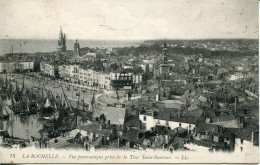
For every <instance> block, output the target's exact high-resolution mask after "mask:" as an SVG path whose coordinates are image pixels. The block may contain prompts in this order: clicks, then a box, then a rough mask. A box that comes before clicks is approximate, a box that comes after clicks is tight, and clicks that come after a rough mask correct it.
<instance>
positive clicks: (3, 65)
mask: <svg viewBox="0 0 260 165" xmlns="http://www.w3.org/2000/svg"><path fill="white" fill-rule="evenodd" d="M33 69H34V62H31V61H23V62H0V73H10V72H17V71H18V72H22V71H33Z"/></svg>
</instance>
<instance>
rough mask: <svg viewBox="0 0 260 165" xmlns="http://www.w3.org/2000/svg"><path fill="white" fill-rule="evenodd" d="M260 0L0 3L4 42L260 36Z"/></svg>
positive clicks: (32, 0)
mask: <svg viewBox="0 0 260 165" xmlns="http://www.w3.org/2000/svg"><path fill="white" fill-rule="evenodd" d="M258 12H259V9H258V1H257V0H131V1H129V0H110V1H108V0H87V1H86V0H0V38H1V39H11V38H14V39H57V38H58V35H59V30H60V26H61V27H62V30H63V32H65V33H66V35H67V38H69V39H75V38H77V39H97V40H99V39H100V40H146V39H164V38H167V39H208V38H258V31H259V26H258V25H259V24H258V20H259V19H258V18H259V16H258Z"/></svg>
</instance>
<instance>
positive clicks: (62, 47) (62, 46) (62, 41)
mask: <svg viewBox="0 0 260 165" xmlns="http://www.w3.org/2000/svg"><path fill="white" fill-rule="evenodd" d="M66 48H67V47H66V35H65V33H62V29H61V28H60V35H59V40H58V47H57V51H58V52H66Z"/></svg>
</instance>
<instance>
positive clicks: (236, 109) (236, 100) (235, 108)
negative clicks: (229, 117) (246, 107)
mask: <svg viewBox="0 0 260 165" xmlns="http://www.w3.org/2000/svg"><path fill="white" fill-rule="evenodd" d="M236 112H237V97H235V113H236Z"/></svg>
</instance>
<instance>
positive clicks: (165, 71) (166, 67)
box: [159, 43, 170, 80]
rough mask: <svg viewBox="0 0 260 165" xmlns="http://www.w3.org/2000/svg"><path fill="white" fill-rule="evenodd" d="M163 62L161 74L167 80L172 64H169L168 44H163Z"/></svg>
mask: <svg viewBox="0 0 260 165" xmlns="http://www.w3.org/2000/svg"><path fill="white" fill-rule="evenodd" d="M162 53H163V64H161V65H160V72H159V73H160V76H161V77H162V79H163V80H166V79H167V77H168V75H169V72H170V70H169V69H170V65H169V64H168V57H167V44H166V43H165V44H164V45H163V51H162Z"/></svg>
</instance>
